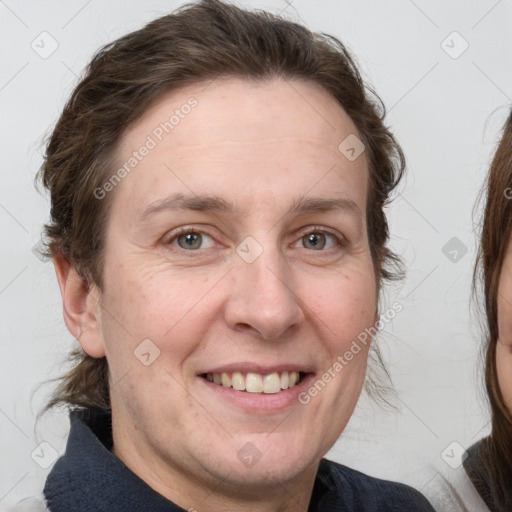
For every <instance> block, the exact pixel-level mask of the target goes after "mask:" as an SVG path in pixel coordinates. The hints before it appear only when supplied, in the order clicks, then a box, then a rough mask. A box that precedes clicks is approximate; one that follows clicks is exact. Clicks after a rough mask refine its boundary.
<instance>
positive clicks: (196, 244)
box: [169, 231, 214, 250]
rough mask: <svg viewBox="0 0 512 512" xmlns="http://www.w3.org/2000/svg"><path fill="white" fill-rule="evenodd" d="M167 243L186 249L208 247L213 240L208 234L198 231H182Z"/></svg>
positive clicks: (212, 243)
mask: <svg viewBox="0 0 512 512" xmlns="http://www.w3.org/2000/svg"><path fill="white" fill-rule="evenodd" d="M169 243H171V244H172V245H176V246H178V247H180V248H181V249H186V250H194V249H208V248H209V247H212V246H213V245H214V241H213V239H212V238H211V237H210V236H209V235H207V234H205V233H200V232H199V231H188V232H186V233H182V234H180V235H177V236H175V237H173V238H172V239H171V240H170V242H169Z"/></svg>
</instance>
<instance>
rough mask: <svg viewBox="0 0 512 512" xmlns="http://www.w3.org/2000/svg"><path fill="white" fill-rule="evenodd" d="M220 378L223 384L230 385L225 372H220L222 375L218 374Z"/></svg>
mask: <svg viewBox="0 0 512 512" xmlns="http://www.w3.org/2000/svg"><path fill="white" fill-rule="evenodd" d="M220 379H221V382H222V385H223V386H225V387H227V388H230V387H231V378H230V377H229V375H228V374H227V373H226V372H224V373H222V375H221V376H220Z"/></svg>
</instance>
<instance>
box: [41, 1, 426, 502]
mask: <svg viewBox="0 0 512 512" xmlns="http://www.w3.org/2000/svg"><path fill="white" fill-rule="evenodd" d="M191 100H193V101H192V103H193V105H194V108H192V107H190V108H188V109H185V108H184V106H185V105H192V103H191ZM382 118H383V108H381V104H380V103H379V101H378V98H377V97H376V96H375V95H373V94H372V93H371V91H369V90H368V89H366V88H365V87H364V84H363V82H362V80H361V78H360V75H359V73H358V71H357V69H356V67H355V65H354V63H353V61H352V60H351V58H350V56H349V54H348V53H347V51H346V49H345V48H344V46H343V45H342V44H341V43H340V42H339V41H337V40H336V39H334V38H331V37H328V36H321V35H318V34H314V33H311V32H309V31H308V30H307V29H305V28H304V27H302V26H300V25H297V24H294V23H291V22H287V21H284V20H282V19H281V18H279V17H276V16H273V15H270V14H268V13H265V12H249V11H245V10H242V9H239V8H237V7H234V6H231V5H229V4H224V3H222V2H217V1H203V2H200V3H198V4H194V5H190V6H185V7H184V8H182V9H181V10H180V11H179V12H177V13H175V14H171V15H168V16H164V17H163V18H160V19H157V20H155V21H153V22H152V23H150V24H149V25H147V26H146V27H144V28H143V29H141V30H139V31H137V32H134V33H131V34H128V35H127V36H125V37H123V38H121V39H119V40H118V41H115V42H114V43H112V44H110V45H108V46H107V47H105V48H103V49H102V50H101V51H100V52H99V53H98V54H97V55H96V56H95V57H94V58H93V60H92V62H91V63H90V65H89V66H88V68H87V72H86V75H85V77H84V78H83V79H82V81H81V82H80V83H79V84H78V86H77V87H76V89H75V91H74V92H73V94H72V97H71V99H70V100H69V102H68V103H67V105H66V107H65V109H64V112H63V113H62V116H61V118H60V120H59V122H58V123H57V126H56V127H55V130H54V132H53V134H52V136H51V138H50V141H49V143H48V146H47V151H46V159H45V162H44V165H43V168H42V170H41V176H42V180H43V183H44V185H45V186H46V187H47V188H48V190H49V191H50V194H51V201H52V208H51V221H50V223H49V224H48V226H47V234H48V236H49V240H50V242H49V252H50V254H51V256H52V258H53V261H54V264H55V268H56V272H57V277H58V281H59V285H60V290H61V293H62V300H63V306H64V318H65V322H66V325H67V327H68V329H69V331H70V332H71V333H72V334H73V336H74V337H76V338H77V339H78V341H79V343H80V345H81V350H80V351H79V352H78V353H76V354H75V357H76V366H75V368H74V369H73V370H71V372H70V373H68V374H67V375H65V376H64V377H63V379H62V382H61V384H60V386H59V388H58V389H57V391H56V394H55V397H54V399H53V400H52V402H51V403H50V404H49V407H52V406H54V405H57V404H66V405H68V406H69V408H70V412H71V432H70V436H69V440H68V445H67V450H66V453H65V455H64V456H63V457H62V458H61V459H59V460H58V461H57V463H56V464H55V466H54V468H53V469H52V471H51V473H50V475H49V476H48V479H47V481H46V485H45V489H44V498H45V503H46V505H45V506H47V507H48V508H49V510H51V511H52V512H61V511H66V512H68V511H69V510H73V511H81V510H84V511H85V510H95V511H103V510H105V511H107V510H108V511H109V512H112V511H118V510H119V511H132V510H133V511H139V510H140V511H142V510H152V511H179V510H197V511H201V512H203V511H204V512H209V511H219V510H253V511H292V510H293V511H320V510H322V511H325V510H350V511H377V510H378V511H380V512H382V511H403V510H407V511H430V510H432V508H431V507H430V505H429V504H428V502H427V501H426V499H425V498H423V497H422V496H421V495H420V494H419V493H418V492H416V491H414V490H413V489H411V488H409V487H407V486H405V485H401V484H398V483H393V482H388V481H383V480H378V479H375V478H371V477H369V476H366V475H363V474H361V473H358V472H357V471H354V470H351V469H349V468H347V467H345V466H342V465H339V464H336V463H334V462H331V461H328V460H326V459H323V456H324V455H325V454H326V453H327V451H328V450H329V449H330V448H331V447H332V446H333V444H334V443H335V442H336V440H337V439H338V437H339V436H340V434H341V433H342V432H343V430H344V428H345V426H346V425H347V422H348V421H349V418H350V416H351V414H352V412H353V410H354V407H355V405H356V403H357V400H358V398H359V395H360V392H361V389H362V386H363V383H364V380H365V374H366V366H367V358H368V353H369V349H370V345H371V338H372V336H373V333H375V332H376V331H375V327H374V326H375V325H378V297H379V291H380V289H381V284H382V281H383V280H384V279H390V278H393V277H394V274H393V272H392V271H391V270H390V267H389V264H390V263H393V262H396V261H397V260H396V258H395V257H394V256H393V254H392V253H390V251H389V250H388V249H387V248H386V242H387V240H388V226H387V222H386V217H385V215H384V206H385V204H386V202H387V201H388V200H389V195H390V193H391V191H392V190H393V189H394V187H395V186H396V184H397V183H398V181H399V179H400V177H401V175H402V172H403V167H404V162H403V156H402V152H401V150H400V148H399V146H398V145H397V144H396V142H395V141H394V139H393V136H392V135H391V133H390V132H389V131H388V130H387V129H386V127H385V126H384V124H383V120H382ZM157 134H158V135H157ZM148 142H151V144H149V145H148ZM143 148H144V149H143ZM130 162H131V163H130ZM127 163H128V164H127ZM132 164H133V165H132ZM126 165H129V170H128V169H127V168H126ZM123 169H124V171H123V172H122V173H120V170H123ZM105 184H109V185H110V186H109V187H105ZM107 188H108V190H107ZM98 190H100V191H101V192H98ZM371 329H373V331H371ZM367 332H371V333H372V334H371V336H369V337H368V335H366V337H365V343H362V342H361V343H360V344H357V340H361V333H365V334H366V333H367ZM355 343H356V345H357V346H356V345H354V344H355ZM347 354H351V355H350V357H349V356H348V355H347ZM343 355H345V356H346V358H345V359H344V364H343V365H342V364H341V363H340V362H339V358H340V357H341V356H343ZM337 364H339V365H340V369H339V370H337V369H336V368H338V367H337V366H336V365H337ZM326 375H327V376H328V377H325V376H326ZM318 382H321V383H322V384H323V385H322V386H319V387H318V388H317V383H318ZM312 390H316V391H312ZM305 394H308V396H309V398H310V399H309V400H308V401H307V403H304V400H301V399H300V397H301V396H302V397H303V396H304V395H305Z"/></svg>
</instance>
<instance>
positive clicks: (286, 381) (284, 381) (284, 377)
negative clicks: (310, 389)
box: [281, 372, 290, 389]
mask: <svg viewBox="0 0 512 512" xmlns="http://www.w3.org/2000/svg"><path fill="white" fill-rule="evenodd" d="M289 386H290V376H289V375H288V372H283V373H282V374H281V389H288V387H289Z"/></svg>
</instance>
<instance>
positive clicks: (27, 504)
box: [1, 497, 50, 512]
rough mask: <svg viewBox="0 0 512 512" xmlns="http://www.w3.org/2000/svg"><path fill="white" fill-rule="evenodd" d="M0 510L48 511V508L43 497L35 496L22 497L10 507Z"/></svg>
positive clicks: (19, 511)
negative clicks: (22, 498) (21, 499)
mask: <svg viewBox="0 0 512 512" xmlns="http://www.w3.org/2000/svg"><path fill="white" fill-rule="evenodd" d="M1 512H50V509H49V508H48V507H47V506H46V500H45V499H44V498H42V497H37V498H27V499H24V500H23V501H20V502H19V503H17V504H16V505H13V506H12V507H9V508H7V509H1Z"/></svg>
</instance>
